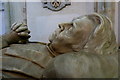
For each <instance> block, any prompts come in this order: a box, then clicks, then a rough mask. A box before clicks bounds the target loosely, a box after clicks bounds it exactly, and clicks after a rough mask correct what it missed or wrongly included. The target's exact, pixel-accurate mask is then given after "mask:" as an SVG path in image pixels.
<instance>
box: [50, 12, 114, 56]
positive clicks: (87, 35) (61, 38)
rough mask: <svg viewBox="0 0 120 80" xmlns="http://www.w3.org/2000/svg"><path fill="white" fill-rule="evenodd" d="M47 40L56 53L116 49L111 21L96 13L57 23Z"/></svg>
mask: <svg viewBox="0 0 120 80" xmlns="http://www.w3.org/2000/svg"><path fill="white" fill-rule="evenodd" d="M49 40H50V42H51V46H52V47H53V48H54V50H55V51H56V52H58V53H66V52H72V51H80V50H86V51H92V52H96V53H101V54H102V53H112V52H115V50H116V39H115V35H114V31H113V26H112V23H111V21H110V20H109V18H107V17H106V16H104V15H101V14H97V13H95V14H91V15H85V16H81V17H78V18H75V19H73V20H72V22H69V23H62V24H59V28H58V29H57V30H56V31H55V32H54V33H53V34H52V35H51V36H50V39H49Z"/></svg>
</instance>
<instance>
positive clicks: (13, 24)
mask: <svg viewBox="0 0 120 80" xmlns="http://www.w3.org/2000/svg"><path fill="white" fill-rule="evenodd" d="M16 24H17V23H16V22H15V23H13V24H12V26H11V29H12V30H13V31H14V29H13V27H14V26H15V25H16Z"/></svg>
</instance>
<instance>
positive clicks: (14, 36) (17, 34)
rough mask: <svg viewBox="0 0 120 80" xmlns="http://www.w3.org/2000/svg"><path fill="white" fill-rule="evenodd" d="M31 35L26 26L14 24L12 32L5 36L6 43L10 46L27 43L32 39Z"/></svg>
mask: <svg viewBox="0 0 120 80" xmlns="http://www.w3.org/2000/svg"><path fill="white" fill-rule="evenodd" d="M29 33H30V31H29V30H28V27H27V25H26V24H23V23H20V24H17V23H14V24H13V25H12V26H11V31H10V32H9V33H6V34H5V35H4V36H3V38H4V40H5V41H7V43H8V44H13V43H27V42H28V39H29V38H30V35H29Z"/></svg>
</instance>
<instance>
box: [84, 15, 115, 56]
mask: <svg viewBox="0 0 120 80" xmlns="http://www.w3.org/2000/svg"><path fill="white" fill-rule="evenodd" d="M88 18H89V19H91V20H92V21H94V23H99V24H98V25H96V28H95V30H94V32H93V34H92V35H91V36H90V38H89V40H88V42H87V44H86V45H85V47H84V48H85V49H86V50H88V51H95V52H96V53H99V54H111V53H117V44H116V37H115V33H114V29H113V25H112V22H111V20H110V19H109V18H108V17H106V16H104V15H101V14H97V13H95V14H93V15H89V16H88Z"/></svg>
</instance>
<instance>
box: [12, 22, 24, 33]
mask: <svg viewBox="0 0 120 80" xmlns="http://www.w3.org/2000/svg"><path fill="white" fill-rule="evenodd" d="M21 25H22V23H19V24H16V25H15V26H13V28H12V30H13V31H15V30H16V29H18V28H19V27H20V26H21Z"/></svg>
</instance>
